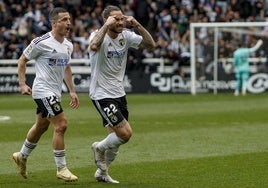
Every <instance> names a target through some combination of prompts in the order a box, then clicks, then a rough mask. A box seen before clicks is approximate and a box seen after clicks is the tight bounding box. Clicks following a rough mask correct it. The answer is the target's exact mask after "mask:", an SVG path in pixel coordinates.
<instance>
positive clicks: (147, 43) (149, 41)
mask: <svg viewBox="0 0 268 188" xmlns="http://www.w3.org/2000/svg"><path fill="white" fill-rule="evenodd" d="M124 17H125V19H126V22H127V23H129V24H130V25H132V26H133V27H134V28H136V29H137V30H138V32H139V33H140V35H141V36H142V41H141V43H140V45H139V47H140V48H146V49H148V50H153V49H154V48H155V47H156V43H155V41H154V39H153V37H152V36H151V34H150V33H149V32H148V31H147V30H146V29H145V28H144V27H143V26H142V25H141V24H140V23H139V22H138V21H137V20H136V19H135V18H134V17H133V16H124Z"/></svg>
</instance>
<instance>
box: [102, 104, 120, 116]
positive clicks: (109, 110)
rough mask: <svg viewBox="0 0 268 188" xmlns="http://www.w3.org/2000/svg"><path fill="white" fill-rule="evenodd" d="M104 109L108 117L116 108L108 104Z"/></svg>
mask: <svg viewBox="0 0 268 188" xmlns="http://www.w3.org/2000/svg"><path fill="white" fill-rule="evenodd" d="M104 111H105V113H106V114H107V116H108V117H110V116H112V115H113V114H115V113H116V112H117V109H116V106H115V105H114V104H110V106H109V107H105V108H104Z"/></svg>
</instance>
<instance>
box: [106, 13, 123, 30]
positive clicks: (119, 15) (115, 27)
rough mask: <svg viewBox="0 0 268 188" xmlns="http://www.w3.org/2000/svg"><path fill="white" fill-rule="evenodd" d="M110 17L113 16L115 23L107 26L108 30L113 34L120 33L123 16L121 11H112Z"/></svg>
mask: <svg viewBox="0 0 268 188" xmlns="http://www.w3.org/2000/svg"><path fill="white" fill-rule="evenodd" d="M110 16H115V20H116V21H115V23H114V24H113V25H110V26H109V29H110V30H111V31H113V32H114V33H121V32H122V31H123V27H124V15H123V14H122V12H121V11H112V12H111V13H110Z"/></svg>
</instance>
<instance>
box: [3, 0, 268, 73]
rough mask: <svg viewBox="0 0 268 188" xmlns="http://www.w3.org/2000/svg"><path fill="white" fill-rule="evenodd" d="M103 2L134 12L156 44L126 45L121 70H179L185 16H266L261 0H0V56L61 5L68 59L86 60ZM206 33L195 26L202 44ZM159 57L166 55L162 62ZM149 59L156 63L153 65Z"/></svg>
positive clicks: (20, 44)
mask: <svg viewBox="0 0 268 188" xmlns="http://www.w3.org/2000/svg"><path fill="white" fill-rule="evenodd" d="M107 4H113V5H118V6H120V7H121V8H122V10H123V11H124V12H125V14H127V15H133V16H135V18H136V19H137V20H138V21H139V22H140V23H141V24H143V25H144V26H145V27H146V28H147V29H148V30H149V31H150V33H151V34H152V35H153V37H154V38H155V40H156V41H157V44H158V46H157V49H156V50H154V51H151V52H150V51H146V50H143V51H141V50H139V51H135V50H132V51H130V53H129V54H130V55H129V60H128V66H127V68H128V70H127V71H132V70H142V71H159V70H160V71H161V70H162V71H163V70H164V68H163V64H166V63H167V64H168V65H169V68H168V69H167V70H168V72H174V73H177V72H180V71H183V70H182V67H186V69H185V70H187V65H189V59H187V58H188V56H187V55H186V56H185V54H189V53H190V45H189V24H190V23H191V22H240V21H241V22H245V21H250V22H253V21H255V22H256V21H265V20H266V19H267V17H268V14H267V3H265V1H264V0H243V1H242V0H192V1H190V0H172V1H167V0H155V1H154V0H113V1H112V0H92V1H88V0H59V1H47V0H0V29H1V32H0V59H14V60H16V59H17V58H18V57H19V56H20V54H21V53H22V51H23V49H24V48H25V46H26V45H27V44H28V43H29V42H30V41H31V40H32V39H33V38H35V37H36V36H39V35H42V34H44V33H46V32H47V31H48V30H49V27H50V23H49V21H48V13H49V11H50V10H51V9H52V8H53V7H56V6H62V7H65V8H67V9H68V10H69V11H70V13H71V15H72V22H73V28H72V32H71V34H70V36H69V39H70V40H71V41H73V43H74V53H73V59H82V61H81V62H80V66H83V65H85V66H88V64H86V63H88V62H86V63H85V62H84V61H83V59H87V58H88V55H87V45H88V38H89V36H90V33H91V32H92V31H93V30H94V29H96V28H99V27H100V26H101V25H102V18H101V12H102V10H103V8H104V7H105V6H106V5H107ZM206 37H207V36H206V35H205V32H204V31H202V30H201V31H200V40H199V41H198V42H199V43H200V44H204V43H205V41H206V40H205V39H206ZM219 44H220V45H221V46H219V48H224V53H225V54H224V56H225V57H224V58H229V57H231V51H232V50H231V49H228V47H230V46H231V45H230V44H229V41H228V40H227V41H222V42H221V43H219ZM200 46H204V45H200ZM201 48H202V47H201ZM203 50H204V49H203ZM200 51H202V49H201V50H200ZM149 58H154V59H149ZM197 58H199V59H200V58H201V59H202V58H204V57H202V56H201V55H200V57H197ZM163 59H168V60H167V61H163V62H162V60H163ZM149 61H151V62H149ZM206 61H209V60H206ZM9 62H10V61H9ZM154 62H156V63H158V64H160V65H161V66H162V68H161V67H160V68H155V66H156V63H154ZM84 63H85V64H84ZM0 66H7V64H4V65H3V64H2V65H0ZM181 75H183V74H181Z"/></svg>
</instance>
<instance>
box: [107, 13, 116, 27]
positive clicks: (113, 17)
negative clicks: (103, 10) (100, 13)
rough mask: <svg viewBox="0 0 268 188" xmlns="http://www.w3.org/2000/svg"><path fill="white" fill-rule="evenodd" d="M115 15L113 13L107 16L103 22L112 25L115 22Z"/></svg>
mask: <svg viewBox="0 0 268 188" xmlns="http://www.w3.org/2000/svg"><path fill="white" fill-rule="evenodd" d="M115 17H116V15H113V16H109V17H108V18H107V20H106V22H105V24H106V25H108V26H109V25H112V24H114V23H115V22H116V18H115Z"/></svg>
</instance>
